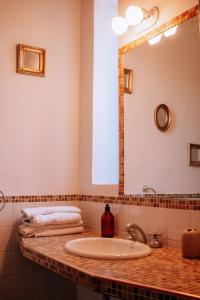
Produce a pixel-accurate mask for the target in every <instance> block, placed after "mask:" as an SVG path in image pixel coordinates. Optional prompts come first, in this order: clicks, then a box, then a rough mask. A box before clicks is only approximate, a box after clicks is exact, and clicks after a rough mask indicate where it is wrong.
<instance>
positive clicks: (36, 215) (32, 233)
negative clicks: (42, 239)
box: [19, 206, 83, 237]
mask: <svg viewBox="0 0 200 300" xmlns="http://www.w3.org/2000/svg"><path fill="white" fill-rule="evenodd" d="M21 213H22V220H23V224H22V225H20V226H19V232H20V233H21V234H22V235H23V236H24V237H39V236H53V235H63V234H73V233H80V232H83V221H82V218H81V210H80V209H79V208H78V207H75V206H50V207H35V208H25V209H22V210H21Z"/></svg>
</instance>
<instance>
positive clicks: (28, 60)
mask: <svg viewBox="0 0 200 300" xmlns="http://www.w3.org/2000/svg"><path fill="white" fill-rule="evenodd" d="M24 66H25V67H26V69H30V70H36V71H39V68H40V56H39V54H38V53H34V52H29V51H24Z"/></svg>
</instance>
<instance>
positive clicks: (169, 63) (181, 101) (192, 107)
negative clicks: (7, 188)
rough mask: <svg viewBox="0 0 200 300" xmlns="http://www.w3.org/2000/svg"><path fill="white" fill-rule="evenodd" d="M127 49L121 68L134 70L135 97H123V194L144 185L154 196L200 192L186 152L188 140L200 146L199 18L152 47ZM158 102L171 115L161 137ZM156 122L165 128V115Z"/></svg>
mask: <svg viewBox="0 0 200 300" xmlns="http://www.w3.org/2000/svg"><path fill="white" fill-rule="evenodd" d="M179 19H180V18H179ZM184 20H185V19H184ZM136 44H137V43H136ZM124 48H125V47H124ZM126 49H128V50H125V51H124V53H125V54H124V67H125V68H128V69H134V74H135V75H134V77H135V78H134V94H132V95H128V94H125V95H124V178H125V181H124V193H125V194H141V191H142V186H143V184H144V183H145V184H147V185H148V186H151V187H153V188H154V189H155V190H156V191H157V192H158V194H160V193H164V194H177V193H178V194H194V193H199V192H200V186H199V182H200V169H199V168H190V167H189V166H188V162H187V151H186V149H187V144H188V143H189V141H191V140H192V141H194V142H195V143H196V144H200V136H199V128H200V101H199V99H200V44H199V23H198V16H194V15H193V16H192V17H191V18H190V19H189V20H187V21H184V22H183V23H182V24H179V28H178V30H177V33H176V34H175V35H173V36H170V37H168V38H163V39H161V41H160V43H158V44H156V45H154V46H150V45H149V44H148V43H147V42H146V43H143V44H140V45H139V46H137V47H136V46H135V47H134V48H133V47H132V48H131V47H130V48H128V47H126ZM158 101H159V102H160V103H165V104H166V105H167V106H168V107H170V110H171V111H173V126H171V128H170V130H169V131H168V132H167V134H165V135H163V134H159V132H158V131H157V130H155V126H154V123H153V118H152V116H153V115H154V110H155V107H156V106H157V103H158ZM157 121H158V123H159V124H160V125H161V127H162V128H163V127H165V124H166V123H167V122H166V114H165V111H163V110H160V111H159V114H158V115H157ZM195 153H196V152H195ZM194 155H196V154H194ZM198 155H199V154H198Z"/></svg>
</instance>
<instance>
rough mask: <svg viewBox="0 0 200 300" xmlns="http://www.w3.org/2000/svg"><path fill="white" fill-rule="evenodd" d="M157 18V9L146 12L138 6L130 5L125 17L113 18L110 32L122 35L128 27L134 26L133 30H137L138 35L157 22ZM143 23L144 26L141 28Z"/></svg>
mask: <svg viewBox="0 0 200 300" xmlns="http://www.w3.org/2000/svg"><path fill="white" fill-rule="evenodd" d="M158 17H159V10H158V8H157V7H153V8H152V9H150V10H146V9H144V8H141V7H139V6H135V5H130V6H129V7H128V8H127V9H126V12H125V17H115V18H113V19H112V30H113V31H114V33H116V34H117V35H122V34H124V33H125V32H126V30H127V29H128V27H129V26H134V29H135V28H137V30H136V33H137V34H139V33H140V32H143V31H144V30H147V29H148V28H150V27H152V26H153V25H154V24H155V23H156V22H157V20H158ZM144 21H145V22H144ZM147 21H148V22H147ZM143 23H144V26H141V25H142V24H143Z"/></svg>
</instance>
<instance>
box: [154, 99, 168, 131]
mask: <svg viewBox="0 0 200 300" xmlns="http://www.w3.org/2000/svg"><path fill="white" fill-rule="evenodd" d="M154 122H155V124H156V127H157V128H158V129H159V130H161V131H166V130H167V129H168V128H169V126H170V113H169V108H168V107H167V105H165V104H160V105H158V106H157V107H156V109H155V112H154Z"/></svg>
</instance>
